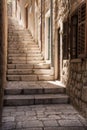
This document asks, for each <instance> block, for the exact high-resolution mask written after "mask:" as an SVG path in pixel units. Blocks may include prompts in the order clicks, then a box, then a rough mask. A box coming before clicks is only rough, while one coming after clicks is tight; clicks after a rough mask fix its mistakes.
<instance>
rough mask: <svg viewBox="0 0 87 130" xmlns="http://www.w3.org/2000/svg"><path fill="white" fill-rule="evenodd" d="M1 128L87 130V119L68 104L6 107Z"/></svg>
mask: <svg viewBox="0 0 87 130" xmlns="http://www.w3.org/2000/svg"><path fill="white" fill-rule="evenodd" d="M0 130H87V120H86V119H85V118H83V117H82V116H81V115H80V114H79V113H78V112H77V111H76V110H75V109H74V108H73V107H72V106H71V105H68V104H66V105H65V104H62V105H56V104H55V105H34V106H18V107H4V109H3V115H2V128H0Z"/></svg>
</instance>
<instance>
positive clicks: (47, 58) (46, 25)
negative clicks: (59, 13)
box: [45, 10, 51, 63]
mask: <svg viewBox="0 0 87 130" xmlns="http://www.w3.org/2000/svg"><path fill="white" fill-rule="evenodd" d="M49 18H51V16H50V10H48V12H47V13H46V15H45V60H46V62H49V63H51V24H50V58H49V56H48V53H49V50H48V47H49V46H48V26H49V25H48V20H49ZM50 20H51V19H50ZM50 22H51V21H50Z"/></svg>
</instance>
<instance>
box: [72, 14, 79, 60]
mask: <svg viewBox="0 0 87 130" xmlns="http://www.w3.org/2000/svg"><path fill="white" fill-rule="evenodd" d="M77 40H78V12H75V14H74V15H73V16H72V17H71V41H70V42H71V58H77Z"/></svg>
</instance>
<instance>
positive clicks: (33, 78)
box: [21, 75, 38, 81]
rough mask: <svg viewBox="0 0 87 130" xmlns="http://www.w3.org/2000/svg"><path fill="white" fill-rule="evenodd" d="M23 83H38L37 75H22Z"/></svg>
mask: <svg viewBox="0 0 87 130" xmlns="http://www.w3.org/2000/svg"><path fill="white" fill-rule="evenodd" d="M21 80H22V81H37V80H38V78H37V75H22V76H21Z"/></svg>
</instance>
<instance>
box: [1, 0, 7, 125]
mask: <svg viewBox="0 0 87 130" xmlns="http://www.w3.org/2000/svg"><path fill="white" fill-rule="evenodd" d="M6 2H7V1H6V0H1V1H0V124H1V113H2V106H3V88H4V87H5V84H6V64H7V60H6V59H7V57H6V56H7V4H6Z"/></svg>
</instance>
